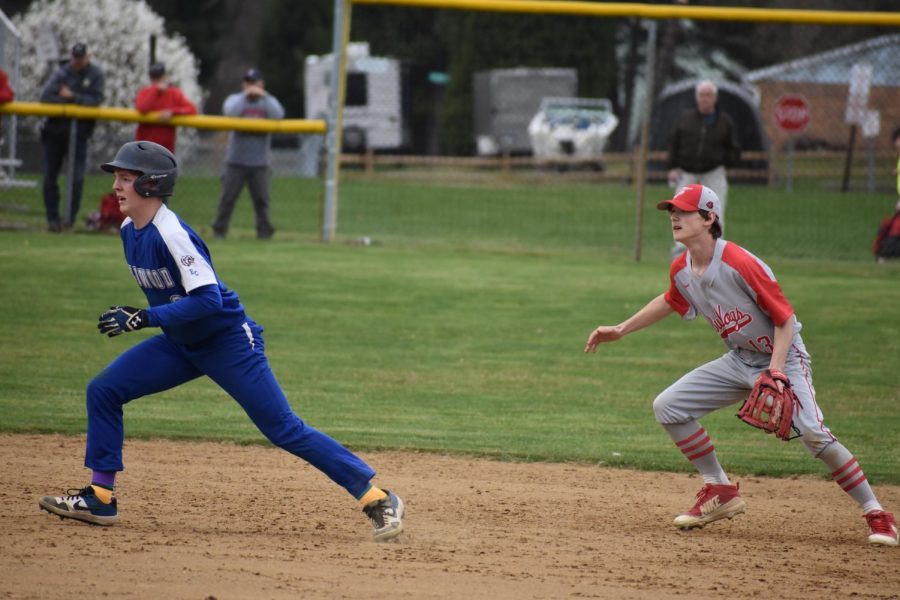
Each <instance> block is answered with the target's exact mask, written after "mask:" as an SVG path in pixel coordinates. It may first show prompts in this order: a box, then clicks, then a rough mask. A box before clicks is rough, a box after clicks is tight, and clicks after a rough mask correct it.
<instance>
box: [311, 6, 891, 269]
mask: <svg viewBox="0 0 900 600" xmlns="http://www.w3.org/2000/svg"><path fill="white" fill-rule="evenodd" d="M366 4H372V2H366ZM391 8H392V7H389V6H387V7H385V6H381V7H378V10H380V11H381V14H382V15H388V14H389V10H390V9H391ZM364 10H375V8H374V7H371V6H357V7H355V8H354V11H355V13H354V14H355V15H358V14H359V13H360V12H361V11H364ZM397 10H401V9H399V8H398V9H397ZM402 10H406V11H409V10H411V9H409V8H408V7H407V8H403V9H402ZM423 10H427V9H423ZM439 12H440V11H439ZM463 12H464V11H463ZM456 14H459V13H456ZM473 14H474V15H477V14H479V13H473ZM441 18H443V17H442V16H441V15H440V14H439V16H438V19H436V20H440V19H441ZM466 19H471V21H469V22H468V23H469V26H472V27H474V25H472V24H473V23H482V24H483V23H492V24H493V26H494V27H495V29H490V28H486V27H485V26H483V27H482V28H481V29H479V30H478V31H479V35H484V36H487V35H500V36H507V38H508V39H510V43H509V47H508V48H504V49H503V51H502V52H497V53H495V55H484V54H481V55H479V61H478V64H479V67H478V68H477V69H474V68H472V69H469V70H466V69H457V70H455V71H453V72H439V71H438V72H436V71H434V70H433V69H430V68H429V66H428V65H427V64H424V65H423V64H422V60H423V59H422V57H419V56H416V55H415V54H413V53H410V54H402V53H397V52H391V51H390V50H385V48H388V49H389V48H391V47H392V46H396V44H391V43H390V42H389V41H386V40H383V39H379V38H378V37H377V35H374V34H372V35H373V37H372V39H370V40H365V39H364V38H363V36H364V35H366V34H367V33H371V30H362V29H354V28H353V27H351V31H350V39H352V40H354V43H351V44H350V45H349V46H348V48H347V61H348V63H347V83H346V85H347V100H346V108H345V112H344V136H343V145H344V153H345V154H344V159H343V165H344V167H343V172H342V182H341V196H340V198H341V200H340V202H341V203H340V207H339V220H338V226H337V230H338V231H339V232H341V233H343V235H345V236H350V237H355V236H362V235H364V236H367V237H369V238H371V239H373V240H382V241H384V243H401V242H403V241H414V242H415V243H432V242H448V243H453V244H459V243H463V244H471V245H475V246H481V245H488V246H503V247H509V246H522V247H530V248H546V249H552V248H555V247H578V248H584V249H588V250H610V251H613V252H618V253H622V254H627V253H631V252H632V249H633V247H634V244H635V236H636V233H635V231H636V229H637V226H636V223H635V220H636V218H635V213H636V206H635V204H636V192H635V189H634V187H633V186H634V185H635V183H636V181H637V179H638V178H639V177H641V174H642V171H641V170H640V169H639V167H640V165H641V161H642V160H643V159H644V156H643V155H642V154H641V136H642V128H643V127H644V120H645V115H646V107H647V102H646V90H647V82H648V69H654V72H653V75H654V91H653V101H652V102H651V103H650V105H651V107H652V109H651V115H652V116H651V119H650V123H649V127H648V128H647V135H648V142H649V147H648V152H647V154H646V160H647V163H646V164H647V167H648V170H647V172H646V178H647V181H648V182H649V184H650V187H649V188H648V190H647V196H646V200H645V202H646V206H644V207H642V210H644V211H645V213H646V216H645V217H644V219H645V220H646V228H645V229H644V231H643V232H642V235H643V238H644V240H643V242H644V244H645V245H646V247H647V250H648V252H649V253H650V254H649V255H650V256H665V255H667V252H668V248H669V246H670V245H671V240H670V236H669V233H668V229H667V226H666V225H665V224H663V226H660V225H659V223H657V221H659V220H660V217H659V216H658V215H656V214H655V211H653V205H655V203H656V202H657V201H658V200H660V199H663V198H666V197H671V194H672V190H671V189H669V188H668V187H667V170H668V168H667V156H668V152H667V148H668V143H669V138H670V135H671V132H672V129H673V126H674V124H675V122H676V121H677V119H678V118H679V115H680V114H681V113H682V112H683V111H685V110H689V109H692V108H693V107H694V106H695V99H694V92H695V86H696V84H697V83H698V82H699V81H700V80H702V79H709V80H712V81H713V82H715V83H716V85H717V86H718V89H719V98H718V109H719V110H720V111H721V112H724V113H727V114H729V115H730V116H731V117H732V119H733V120H734V122H735V124H736V126H737V137H738V142H739V144H740V146H741V147H742V149H743V151H742V155H741V159H740V161H739V162H738V163H737V164H735V165H733V166H732V167H730V168H729V169H728V176H729V182H730V186H731V191H730V193H729V217H730V221H729V223H730V227H729V232H728V233H729V237H730V238H731V239H734V240H735V241H739V242H741V243H746V244H748V245H751V246H752V245H753V244H754V243H755V244H763V245H764V246H765V247H767V248H770V249H774V250H775V251H776V252H779V253H783V254H784V255H786V256H826V257H831V258H838V259H847V260H871V259H872V255H871V253H870V251H869V247H870V245H871V241H872V238H873V237H874V234H875V229H876V227H877V224H878V222H879V221H880V219H881V218H882V217H883V216H885V215H886V214H890V212H892V210H893V206H894V203H895V202H896V188H895V181H896V179H895V177H894V176H893V173H892V170H893V168H894V165H895V164H896V155H895V150H894V149H893V145H892V140H891V133H892V131H893V129H894V128H895V127H896V126H897V125H898V124H900V102H898V101H900V73H898V69H900V34H898V33H896V31H894V30H892V29H891V28H884V29H883V30H882V35H878V36H874V37H871V38H868V39H864V40H862V41H858V42H854V43H850V44H845V45H842V46H838V47H833V48H830V49H829V50H827V51H821V52H811V53H807V54H804V55H801V56H800V57H799V58H794V59H792V60H788V61H783V62H778V63H772V64H769V65H766V66H763V67H757V68H752V69H751V68H748V67H744V66H742V65H741V64H740V63H739V62H737V61H736V60H734V59H732V58H731V57H729V56H728V54H727V52H726V51H725V50H724V48H726V47H727V44H721V45H720V46H719V47H714V46H709V45H703V44H702V43H699V42H697V40H709V39H711V38H713V37H714V36H713V35H712V34H711V33H708V32H706V33H704V29H705V28H708V27H709V26H708V25H707V23H706V22H704V21H692V22H684V21H683V20H672V21H658V22H650V21H644V20H640V19H592V18H590V17H585V18H580V19H579V18H574V17H571V16H559V15H552V14H546V15H515V14H510V15H505V16H504V17H503V20H502V21H500V23H501V25H499V26H498V25H496V24H497V22H498V21H497V20H494V21H484V22H481V21H478V20H477V17H475V16H472V15H470V14H465V15H463V16H461V17H459V18H458V21H459V23H460V25H459V28H465V27H466V26H467V25H466V23H467V21H466ZM384 20H385V21H387V20H389V17H388V16H384ZM655 26H658V27H659V28H660V29H659V32H658V33H659V36H658V41H657V44H656V45H654V46H653V47H651V46H650V44H649V40H650V39H651V36H650V34H649V31H650V28H651V27H655ZM542 28H543V29H546V30H547V31H553V32H559V31H569V32H570V33H571V38H572V39H571V40H569V44H568V45H567V46H566V47H567V48H569V49H570V55H569V56H567V55H566V54H565V53H564V52H559V51H558V46H559V44H555V45H554V44H552V43H551V40H544V38H543V37H542V34H541V30H542ZM567 28H568V29H567ZM673 30H675V31H676V34H677V35H674V36H673V34H672V31H673ZM679 30H681V31H680V33H679ZM767 31H768V32H769V37H770V38H771V39H774V40H779V43H781V44H785V45H790V44H791V43H792V41H793V40H797V41H798V43H799V41H801V40H804V39H808V37H809V35H807V33H806V32H804V26H803V25H799V24H796V23H794V24H791V25H785V24H780V23H771V24H768V25H767ZM529 36H530V37H531V38H532V39H530V40H528V42H529V43H524V42H522V39H523V38H527V37H529ZM464 37H465V36H464V35H463V34H459V39H460V40H462V39H464ZM673 40H674V42H673ZM545 42H546V43H545ZM473 44H474V45H473ZM605 44H611V45H612V46H614V56H615V57H616V60H615V64H612V65H609V64H600V63H599V62H598V64H595V65H593V66H592V67H591V68H585V63H584V61H583V60H582V59H583V57H582V56H581V55H580V54H579V51H578V50H572V48H576V47H579V46H584V47H586V48H587V50H588V51H589V52H596V53H597V55H598V56H600V50H601V47H604V45H605ZM534 46H539V47H541V48H545V49H546V51H545V52H544V55H543V58H542V59H541V60H537V61H536V60H535V56H534V52H533V47H534ZM478 51H479V48H478V43H477V40H476V41H475V42H473V43H471V44H463V43H460V44H459V45H456V46H452V47H450V48H449V49H448V52H449V53H451V54H459V55H463V56H465V55H468V54H472V53H478ZM784 54H785V55H797V52H791V51H789V50H788V51H786V52H784ZM651 59H655V62H651ZM330 60H331V58H330V56H324V57H312V58H311V59H308V61H307V73H306V87H305V95H306V101H307V110H308V111H310V110H315V108H314V107H315V106H316V103H315V96H316V94H317V90H316V78H315V77H314V76H313V77H311V75H310V72H311V71H314V70H315V69H317V68H320V65H322V64H328V62H329V61H330ZM446 62H447V63H452V64H455V65H459V64H465V61H464V60H453V57H451V59H448V60H447V61H446ZM648 65H649V66H648ZM307 116H308V117H310V116H313V114H312V113H309V112H308V113H307ZM823 211H826V214H823ZM773 237H774V238H775V239H773Z"/></svg>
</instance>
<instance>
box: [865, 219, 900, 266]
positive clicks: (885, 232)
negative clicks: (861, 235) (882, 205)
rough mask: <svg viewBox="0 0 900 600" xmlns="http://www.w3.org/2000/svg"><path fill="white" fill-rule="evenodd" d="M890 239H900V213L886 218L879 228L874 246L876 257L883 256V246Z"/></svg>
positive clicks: (873, 251)
mask: <svg viewBox="0 0 900 600" xmlns="http://www.w3.org/2000/svg"><path fill="white" fill-rule="evenodd" d="M889 237H900V212H897V213H895V214H893V215H891V216H890V217H888V218H886V219H885V220H884V221H882V222H881V225H879V226H878V233H877V234H876V236H875V243H873V244H872V253H873V254H875V256H878V255H879V254H881V244H883V243H884V240H885V239H886V238H889Z"/></svg>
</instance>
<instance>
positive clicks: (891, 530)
mask: <svg viewBox="0 0 900 600" xmlns="http://www.w3.org/2000/svg"><path fill="white" fill-rule="evenodd" d="M864 516H865V517H866V523H868V524H869V543H870V544H874V545H880V546H896V545H897V520H896V519H895V518H894V515H892V514H891V513H889V512H884V511H883V510H873V511H872V512H870V513H868V514H866V515H864Z"/></svg>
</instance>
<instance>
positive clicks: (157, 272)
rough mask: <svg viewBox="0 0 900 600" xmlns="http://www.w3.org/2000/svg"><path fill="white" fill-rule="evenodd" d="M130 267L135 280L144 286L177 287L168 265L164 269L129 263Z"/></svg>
mask: <svg viewBox="0 0 900 600" xmlns="http://www.w3.org/2000/svg"><path fill="white" fill-rule="evenodd" d="M128 268H129V269H131V275H132V276H133V277H134V280H135V281H137V283H138V285H139V286H141V287H142V288H154V289H157V290H168V289H171V288H173V287H175V280H174V279H173V278H172V274H171V273H169V269H167V268H166V267H163V268H162V269H144V268H141V267H133V266H131V265H128Z"/></svg>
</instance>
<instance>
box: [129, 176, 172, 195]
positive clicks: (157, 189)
mask: <svg viewBox="0 0 900 600" xmlns="http://www.w3.org/2000/svg"><path fill="white" fill-rule="evenodd" d="M177 174H178V170H177V169H170V170H167V171H157V172H154V173H144V174H143V175H141V176H140V177H138V178H137V179H135V180H134V191H135V192H137V193H138V194H139V195H141V196H143V197H144V198H151V197H158V198H166V197H168V196H171V195H172V194H173V193H174V192H175V176H176V175H177Z"/></svg>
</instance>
